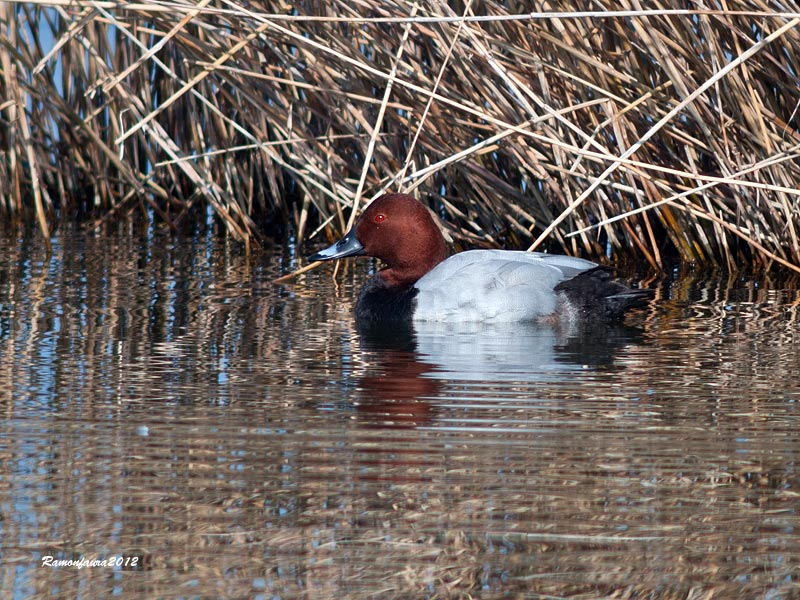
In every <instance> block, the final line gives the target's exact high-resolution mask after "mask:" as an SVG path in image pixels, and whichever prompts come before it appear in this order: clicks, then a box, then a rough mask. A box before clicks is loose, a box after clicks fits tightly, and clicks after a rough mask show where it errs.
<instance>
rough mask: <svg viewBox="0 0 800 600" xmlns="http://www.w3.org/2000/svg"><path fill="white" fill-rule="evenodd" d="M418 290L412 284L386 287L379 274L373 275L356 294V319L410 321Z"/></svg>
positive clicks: (375, 321)
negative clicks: (357, 294)
mask: <svg viewBox="0 0 800 600" xmlns="http://www.w3.org/2000/svg"><path fill="white" fill-rule="evenodd" d="M418 292H419V290H418V289H417V288H415V287H414V286H413V285H412V286H409V287H404V288H399V289H398V288H394V287H388V286H387V285H386V283H385V282H384V281H383V279H382V278H381V276H380V274H378V275H375V276H373V277H372V278H371V279H370V280H369V281H367V283H366V284H364V287H363V288H362V289H361V293H360V294H359V296H358V302H357V303H356V319H357V320H358V321H362V322H372V323H386V322H392V321H393V322H410V321H411V317H412V316H413V314H414V308H415V307H416V304H417V299H416V297H417V293H418Z"/></svg>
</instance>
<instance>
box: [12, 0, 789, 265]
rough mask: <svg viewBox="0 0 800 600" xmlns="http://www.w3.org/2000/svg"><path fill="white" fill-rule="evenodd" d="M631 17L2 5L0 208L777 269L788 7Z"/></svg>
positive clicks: (780, 260)
mask: <svg viewBox="0 0 800 600" xmlns="http://www.w3.org/2000/svg"><path fill="white" fill-rule="evenodd" d="M647 6H648V8H647V9H643V8H642V7H641V5H640V3H638V2H635V1H625V2H621V3H620V2H613V3H612V2H610V1H608V0H598V1H595V2H582V3H575V2H531V3H517V2H489V1H483V0H474V1H472V0H467V2H464V3H445V2H441V1H430V2H425V3H422V4H413V3H410V2H404V1H399V0H390V1H385V2H368V1H364V2H358V3H353V2H344V1H340V0H327V1H325V2H321V1H313V0H300V1H298V2H295V3H292V4H288V3H283V2H278V1H272V2H267V1H264V2H250V3H234V2H230V1H227V0H214V1H208V0H200V1H198V2H194V3H187V2H169V3H163V2H148V1H145V2H139V3H123V2H116V1H85V0H70V1H67V0H50V1H47V0H41V1H38V2H27V3H20V2H4V3H2V4H0V41H2V46H1V47H0V68H1V69H2V76H1V77H0V109H2V110H1V111H0V153H1V154H0V214H1V215H2V217H3V221H6V222H9V221H15V220H23V221H35V222H37V223H38V226H39V228H40V229H41V231H42V232H43V233H44V234H45V239H47V238H48V237H49V235H50V232H51V231H52V229H53V228H54V226H55V225H56V224H57V223H58V221H59V220H63V219H80V220H82V221H83V222H86V223H88V224H89V226H91V227H95V226H99V225H101V224H102V223H104V222H108V221H111V220H114V219H120V218H128V217H129V216H130V215H142V216H143V217H145V218H154V219H157V220H158V221H159V222H162V223H164V224H166V225H167V226H169V227H171V228H173V229H182V228H185V227H187V226H191V225H195V224H197V223H204V222H206V221H207V220H208V215H209V214H213V215H215V217H216V218H217V219H218V222H219V223H222V224H223V225H224V227H225V228H226V230H227V231H228V232H229V234H230V235H231V236H233V237H234V238H235V239H238V240H240V241H242V242H244V243H245V244H248V245H249V244H250V243H251V242H252V241H260V240H263V239H264V238H267V237H271V238H285V237H286V236H293V237H294V239H295V240H296V241H297V242H304V241H306V240H309V239H316V238H320V237H324V238H326V240H330V239H333V238H334V237H335V236H337V235H338V234H340V233H341V232H342V231H343V230H345V229H346V228H347V227H348V226H349V224H351V223H352V221H353V218H354V216H355V215H356V214H357V211H358V208H359V207H360V206H363V204H364V203H365V202H366V201H368V200H369V199H370V198H372V197H375V196H376V195H378V194H379V193H381V191H383V190H387V189H390V190H405V191H413V193H416V194H418V195H419V197H420V199H421V200H423V201H425V202H427V203H429V206H431V208H432V209H433V210H434V211H435V212H436V214H438V215H439V216H440V217H441V220H442V223H443V227H444V228H445V229H446V230H447V232H448V233H449V234H450V236H451V238H452V239H453V240H454V241H455V242H456V243H457V244H460V245H462V246H467V245H469V246H474V245H488V246H492V245H502V246H506V247H529V248H536V247H547V248H549V249H552V250H558V251H565V252H568V253H571V254H582V255H586V256H593V257H600V258H602V257H609V256H613V257H623V256H628V257H633V258H636V259H638V260H643V261H647V262H648V263H650V264H651V265H652V266H653V267H656V268H659V267H662V266H663V265H664V263H665V261H666V260H667V258H671V257H673V256H678V257H679V258H680V259H682V260H683V261H686V262H692V263H697V264H716V265H726V266H728V267H731V268H740V267H741V266H743V265H752V266H754V267H758V268H764V267H769V266H770V265H773V264H780V265H782V266H783V267H785V268H791V269H795V270H800V239H799V237H798V236H799V235H800V202H798V193H800V192H798V189H797V185H796V182H797V181H798V179H800V162H798V160H797V158H798V156H799V155H800V132H798V127H797V123H798V120H797V113H798V108H800V105H799V104H798V103H799V102H800V100H799V99H800V95H798V89H800V79H798V73H800V64H799V63H798V56H800V29H798V25H799V24H800V12H795V13H787V12H785V11H786V9H785V5H784V4H782V3H778V2H766V1H759V0H747V1H742V2H739V3H737V4H736V10H728V8H726V6H727V5H726V3H701V2H686V3H683V4H682V6H681V7H680V8H677V9H676V7H675V4H674V3H672V2H665V1H656V2H650V3H648V4H647Z"/></svg>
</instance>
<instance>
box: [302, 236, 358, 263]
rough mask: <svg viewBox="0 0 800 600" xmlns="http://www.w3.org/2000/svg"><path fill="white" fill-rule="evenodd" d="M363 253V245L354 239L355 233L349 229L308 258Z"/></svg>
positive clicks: (327, 258)
mask: <svg viewBox="0 0 800 600" xmlns="http://www.w3.org/2000/svg"><path fill="white" fill-rule="evenodd" d="M363 254H364V246H362V245H361V242H359V241H358V240H357V239H356V235H355V234H354V233H353V232H352V231H350V232H348V233H347V235H345V236H344V237H343V238H342V239H340V240H339V241H338V242H336V243H335V244H334V245H333V246H331V247H330V248H325V250H321V251H319V252H317V253H316V254H312V255H311V256H309V257H308V260H312V261H313V260H334V259H337V258H344V257H345V256H361V255H363Z"/></svg>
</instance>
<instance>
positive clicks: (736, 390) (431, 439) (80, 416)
mask: <svg viewBox="0 0 800 600" xmlns="http://www.w3.org/2000/svg"><path fill="white" fill-rule="evenodd" d="M299 262H300V261H298V260H297V258H296V257H295V256H293V255H292V253H291V252H289V251H286V250H283V249H276V250H263V251H260V252H259V253H258V254H257V255H256V256H254V257H252V258H251V259H246V258H245V257H243V256H242V255H241V252H240V249H239V248H238V247H237V246H236V245H231V246H228V245H226V244H225V243H224V242H220V241H219V240H216V239H215V238H213V237H210V236H207V237H204V236H202V235H198V236H197V237H195V238H193V239H186V238H181V239H178V238H170V237H166V236H162V235H160V234H157V233H156V234H152V233H149V234H147V235H142V234H138V233H136V232H132V231H121V232H118V233H112V234H108V235H105V236H95V235H92V234H74V233H69V232H65V233H62V234H61V235H60V237H59V239H58V240H57V241H56V243H55V246H54V256H53V258H52V259H51V260H49V261H48V260H46V258H45V256H44V253H43V250H42V249H41V248H39V245H37V244H36V243H35V242H33V243H31V242H23V241H21V240H19V239H16V238H13V237H11V238H9V237H6V238H4V239H2V241H0V373H2V375H1V376H0V411H2V420H0V565H1V566H2V569H0V596H2V597H3V598H106V597H119V598H143V597H148V598H155V597H158V598H200V597H209V598H210V597H250V598H264V599H273V598H314V599H317V598H508V597H513V598H549V597H559V598H560V597H577V598H597V597H611V596H613V597H624V598H633V597H637V598H644V597H647V598H740V597H752V598H771V599H775V598H796V597H800V583H799V582H798V579H800V571H798V563H799V562H800V530H799V529H798V526H800V520H799V519H798V507H799V504H798V502H799V499H798V494H799V493H800V485H798V476H797V475H798V474H797V470H798V459H800V433H799V432H800V427H798V425H800V414H799V413H800V411H799V410H798V403H799V402H800V383H798V377H797V373H798V372H800V352H799V351H798V350H800V347H799V345H800V333H799V329H798V319H799V318H800V315H799V314H798V313H800V309H798V305H800V292H798V290H797V286H796V284H795V283H793V282H791V281H788V282H787V281H786V280H785V278H784V279H783V280H781V279H778V280H769V279H767V278H761V279H746V278H738V279H736V278H734V279H730V280H729V279H726V278H725V277H719V276H717V277H711V278H701V277H698V276H691V275H688V276H681V277H677V276H676V277H669V278H666V279H664V280H658V281H652V282H650V285H652V286H655V287H657V288H658V298H657V300H656V301H655V302H654V304H653V306H652V308H650V309H649V310H646V311H642V312H640V313H638V314H636V315H634V316H633V318H632V319H630V320H629V322H628V323H627V325H626V326H625V327H604V328H596V329H595V330H590V331H580V332H578V331H571V330H569V329H568V328H567V329H564V328H562V329H558V328H550V327H533V326H515V327H513V328H510V329H509V328H483V327H473V328H469V327H461V328H442V327H428V328H424V329H419V330H416V331H399V332H398V331H392V332H389V333H388V334H387V333H386V332H383V333H381V332H359V331H357V330H356V329H355V327H354V324H353V320H352V316H351V310H352V299H353V298H354V296H355V293H356V291H357V289H358V286H359V285H360V283H361V282H362V281H363V279H364V277H365V276H366V273H367V269H368V268H369V267H368V264H367V263H366V262H360V263H354V262H351V263H348V264H347V265H344V268H343V269H342V271H341V272H340V273H339V277H338V283H337V282H334V281H333V280H332V279H331V274H332V271H331V269H330V268H329V267H326V268H323V269H319V270H317V271H314V272H311V273H309V274H307V275H305V276H302V277H301V278H299V279H298V280H297V281H295V282H294V283H291V284H289V285H286V286H276V285H273V284H272V283H271V280H272V279H273V278H274V277H275V276H277V275H279V274H282V273H285V272H287V271H289V270H291V269H293V268H295V267H296V266H299ZM45 557H52V559H51V561H68V560H72V561H81V560H82V559H83V560H84V561H92V560H98V561H101V560H105V561H106V562H107V563H108V562H109V561H111V563H112V565H111V566H108V565H107V566H105V567H102V566H85V563H78V564H80V565H81V566H80V567H79V566H76V565H75V564H74V563H73V565H72V566H60V567H56V566H52V565H54V564H57V563H55V562H51V563H50V565H51V566H47V565H44V566H43V560H46V558H45ZM117 563H118V564H117Z"/></svg>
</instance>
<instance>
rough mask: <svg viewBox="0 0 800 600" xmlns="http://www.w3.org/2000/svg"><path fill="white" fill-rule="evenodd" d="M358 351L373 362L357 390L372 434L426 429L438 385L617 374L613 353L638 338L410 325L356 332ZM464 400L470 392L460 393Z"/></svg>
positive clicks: (545, 327)
mask: <svg viewBox="0 0 800 600" xmlns="http://www.w3.org/2000/svg"><path fill="white" fill-rule="evenodd" d="M358 332H359V337H360V341H361V347H362V350H363V351H364V352H365V353H366V354H368V355H370V357H371V358H372V360H373V361H374V363H373V364H374V368H373V369H370V372H369V374H366V375H365V376H364V377H363V378H362V379H361V380H360V385H359V392H360V393H359V395H358V398H357V406H358V411H359V414H360V415H361V416H362V417H363V419H364V420H365V421H366V422H368V423H369V424H371V425H373V426H376V427H393V428H402V427H415V426H419V425H423V424H429V423H430V421H431V419H432V418H433V417H434V416H435V414H436V404H437V399H441V400H447V396H448V393H447V392H444V391H443V389H444V387H445V386H452V385H453V384H459V383H460V382H461V383H463V385H464V386H474V385H476V384H480V385H483V384H486V385H491V384H492V383H493V382H498V383H499V382H506V383H507V382H519V383H520V384H524V385H525V386H526V387H527V388H528V389H530V386H531V385H533V386H535V385H536V384H539V383H540V384H542V385H545V384H547V385H551V384H558V383H559V382H567V381H568V380H569V379H571V378H573V377H574V376H575V373H576V372H577V371H587V370H589V371H591V370H594V369H600V368H602V369H604V370H606V371H608V370H610V369H621V368H622V367H620V366H617V365H616V364H615V357H616V355H617V354H618V352H619V350H620V348H622V347H624V346H626V345H630V344H636V343H641V340H642V331H641V330H640V329H637V328H633V327H627V326H625V325H622V324H607V323H602V324H592V325H585V324H584V325H581V326H565V325H549V324H539V323H514V324H508V325H491V326H490V325H486V324H481V323H468V324H462V323H455V324H454V323H447V324H445V323H431V324H428V323H422V324H420V323H416V324H413V325H411V324H408V325H405V326H402V327H395V326H392V327H376V326H370V327H365V326H360V327H359V331H358ZM466 392H467V393H469V390H466Z"/></svg>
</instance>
